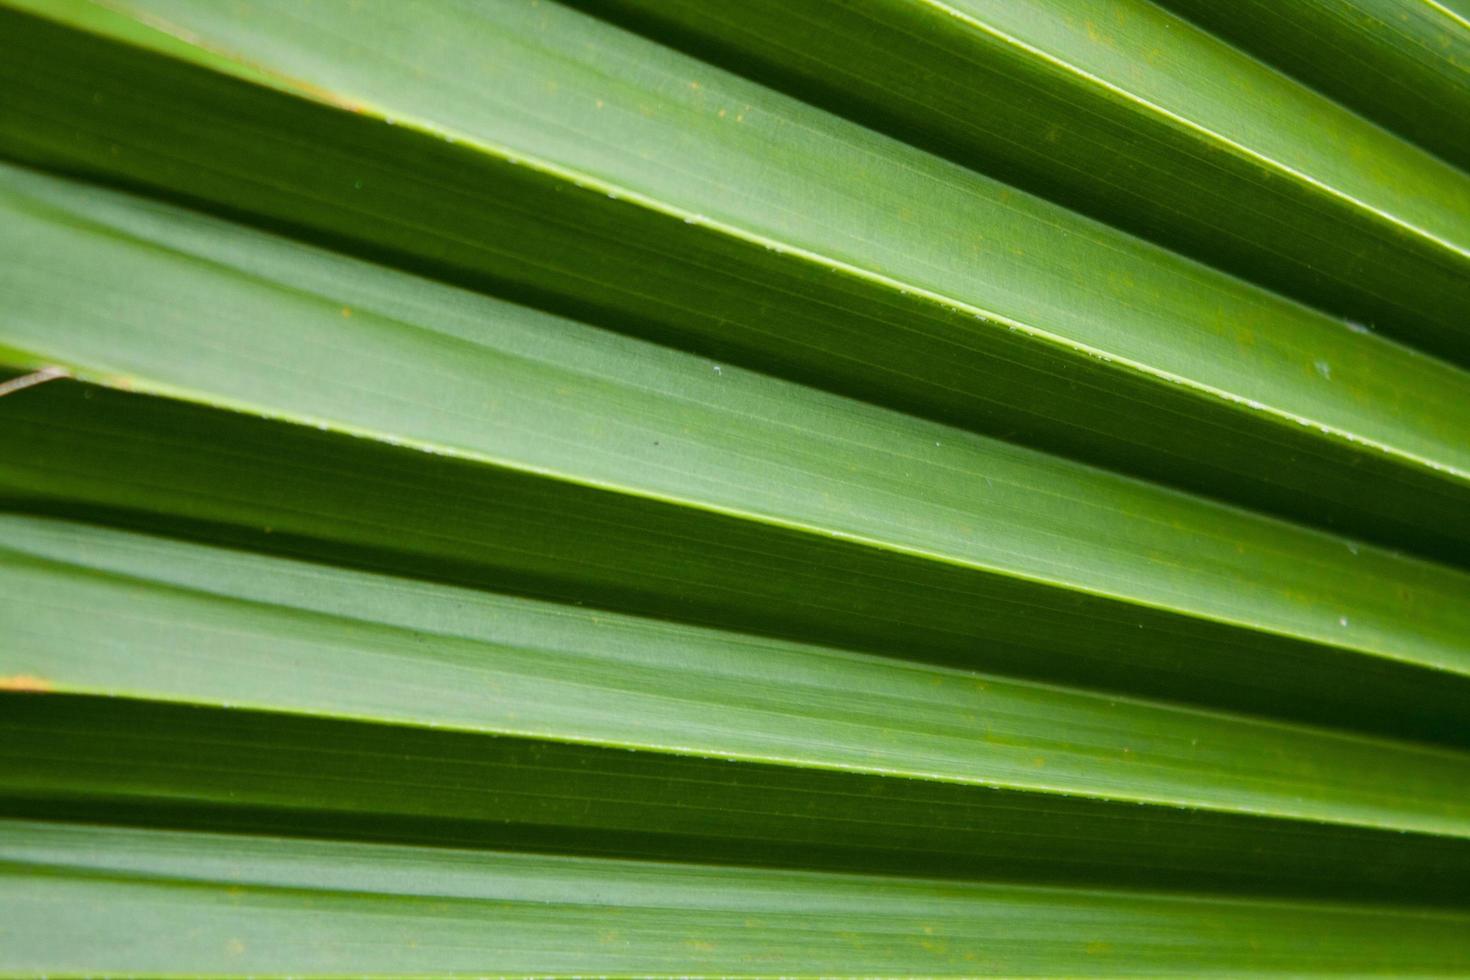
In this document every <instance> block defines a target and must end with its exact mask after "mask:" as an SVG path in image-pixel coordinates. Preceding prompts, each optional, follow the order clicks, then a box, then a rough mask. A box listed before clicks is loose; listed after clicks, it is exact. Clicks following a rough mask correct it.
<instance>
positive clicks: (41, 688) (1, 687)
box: [0, 674, 56, 694]
mask: <svg viewBox="0 0 1470 980" xmlns="http://www.w3.org/2000/svg"><path fill="white" fill-rule="evenodd" d="M55 689H56V685H55V684H52V683H51V682H50V681H48V680H46V678H44V677H37V676H36V675H34V674H11V675H9V676H8V677H0V691H28V692H30V693H32V694H41V693H43V692H45V691H53V690H55Z"/></svg>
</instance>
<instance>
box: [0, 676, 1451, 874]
mask: <svg viewBox="0 0 1470 980" xmlns="http://www.w3.org/2000/svg"><path fill="white" fill-rule="evenodd" d="M0 734H3V738H0V760H3V763H4V765H3V767H0V812H3V813H4V814H5V815H7V816H23V815H28V814H47V815H50V816H58V815H64V816H65V817H67V818H68V819H78V820H87V821H92V822H98V821H106V822H126V823H129V824H134V825H140V826H157V827H174V828H185V829H204V830H243V831H251V832H261V831H263V830H264V831H268V832H271V833H276V834H281V835H288V836H308V837H318V838H342V837H346V838H352V839H372V840H381V841H389V842H400V843H409V842H411V843H427V844H451V845H454V846H479V847H486V846H489V847H497V848H501V849H517V848H521V849H530V850H536V851H546V852H573V853H581V854H601V855H605V856H629V857H640V858H657V859H662V860H692V861H696V862H701V863H711V862H714V863H721V864H733V863H739V864H757V865H766V866H781V865H785V866H801V867H809V868H823V869H827V870H837V871H857V872H886V873H899V874H906V875H916V874H922V875H929V876H941V877H948V878H1000V879H1009V880H1016V881H1021V880H1029V881H1042V882H1051V883H1055V884H1092V885H1102V886H1119V885H1128V886H1130V887H1153V888H1163V887H1167V888H1174V889H1184V890H1189V891H1196V892H1204V891H1206V890H1223V891H1226V892H1233V893H1237V894H1244V895H1259V894H1262V893H1266V894H1275V895H1282V896H1284V895H1294V896H1296V897H1317V898H1327V899H1332V900H1342V899H1345V898H1355V899H1367V900H1372V901H1382V900H1383V899H1385V898H1389V897H1397V898H1402V899H1404V900H1407V901H1410V902H1423V901H1426V900H1437V901H1442V902H1462V901H1463V900H1464V898H1465V897H1466V887H1467V881H1470V877H1467V871H1470V841H1465V840H1462V839H1455V838H1448V837H1443V836H1428V835H1421V834H1405V833H1401V832H1390V833H1384V832H1376V831H1368V830H1362V829H1354V828H1345V827H1332V826H1329V825H1326V824H1322V823H1318V822H1302V821H1293V820H1285V819H1280V818H1269V819H1268V818H1261V817H1242V816H1234V815H1229V814H1223V813H1219V812H1211V811H1203V810H1183V809H1177V808H1170V807H1152V806H1151V807H1138V806H1120V805H1117V804H1114V803H1110V802H1107V801H1097V800H1086V799H1081V798H1076V797H1066V796H1061V795H1057V794H1052V793H1018V792H1009V791H1002V790H995V789H989V788H981V787H974V786H964V785H960V784H954V783H943V782H937V781H934V780H922V779H893V778H888V777H880V776H870V775H863V774H860V773H853V772H837V771H822V770H816V769H811V768H801V767H791V766H776V765H755V764H750V763H735V762H732V761H730V760H709V759H701V758H699V757H695V756H688V755H676V754H670V753H649V752H627V751H619V750H614V749H608V748H603V747H598V746H590V745H576V744H569V743H560V742H547V741H542V740H533V739H518V738H504V737H495V736H487V735H484V734H478V733H467V732H451V731H443V730H426V729H423V728H418V727H406V726H392V725H384V724H380V723H373V724H367V723H354V722H344V721H340V720H332V719H324V718H317V717H308V716H294V715H283V714H274V713H259V712H252V711H243V710H240V709H239V708H229V709H218V708H209V707H202V706H198V705H173V704H167V703H164V702H160V701H155V700H134V699H130V698H116V697H109V698H90V697H65V696H59V695H55V694H52V695H50V696H48V697H37V696H36V695H35V694H15V693H12V694H7V695H0Z"/></svg>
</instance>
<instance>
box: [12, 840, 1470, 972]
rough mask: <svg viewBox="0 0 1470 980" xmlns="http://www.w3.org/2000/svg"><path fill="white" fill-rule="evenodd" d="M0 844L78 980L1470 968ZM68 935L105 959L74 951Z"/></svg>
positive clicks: (106, 849) (877, 910)
mask: <svg viewBox="0 0 1470 980" xmlns="http://www.w3.org/2000/svg"><path fill="white" fill-rule="evenodd" d="M0 826H3V830H4V833H3V835H0V874H3V875H4V878H3V879H0V880H4V881H6V882H7V883H8V885H7V886H6V887H3V889H0V910H3V911H4V913H5V914H4V915H3V917H0V922H3V925H0V930H3V932H0V937H3V938H4V939H5V941H6V942H5V945H6V948H7V949H8V950H9V951H10V954H9V955H10V957H11V962H12V963H14V964H15V965H16V966H17V967H19V968H21V969H26V968H30V969H32V970H45V971H46V972H48V973H49V974H51V975H60V976H81V975H88V974H92V973H97V972H108V973H112V974H115V975H144V974H146V975H150V976H160V975H163V976H170V975H185V974H187V975H191V976H210V975H221V974H231V975H234V974H240V973H249V974H257V975H258V974H262V973H282V972H287V973H298V972H310V973H313V974H333V975H342V974H359V975H383V974H395V975H399V976H404V975H409V976H431V975H456V974H468V975H474V976H484V975H486V973H487V972H489V973H490V974H492V975H495V974H501V975H506V974H509V975H524V974H528V973H559V974H574V975H575V974H585V973H598V974H609V975H629V974H632V975H687V974H689V973H700V974H711V975H736V976H745V975H768V976H777V975H779V976H803V975H822V974H830V973H833V972H838V971H850V972H854V973H863V974H874V973H879V974H924V973H928V974H973V973H977V972H984V973H991V974H996V975H1013V976H1014V975H1037V974H1054V973H1057V972H1062V973H1084V972H1085V973H1093V974H1097V973H1104V974H1107V973H1121V974H1126V975H1131V976H1138V975H1141V974H1142V975H1148V974H1165V975H1168V974H1177V973H1179V972H1190V973H1212V972H1235V971H1238V970H1240V969H1241V968H1247V969H1251V970H1255V971H1261V972H1280V973H1285V974H1295V975H1302V974H1311V973H1313V972H1317V971H1327V970H1334V969H1335V970H1346V971H1350V972H1358V973H1362V972H1372V971H1375V970H1384V969H1390V970H1394V971H1400V970H1402V971H1405V972H1411V973H1420V972H1422V973H1436V972H1456V971H1458V970H1461V969H1464V968H1465V966H1466V964H1467V959H1466V948H1465V945H1464V940H1463V936H1464V932H1465V930H1466V929H1467V928H1470V918H1467V917H1466V916H1465V915H1464V914H1445V913H1427V914H1426V913H1423V912H1420V913H1418V914H1408V915H1406V914H1402V913H1395V912H1393V911H1391V910H1385V909H1381V908H1372V907H1369V908H1360V909H1355V908H1351V907H1343V906H1333V905H1330V904H1319V905H1312V904H1303V903H1290V904H1288V903H1271V902H1261V903H1251V902H1235V901H1229V900H1218V899H1216V900H1211V899H1199V898H1195V899H1181V898H1176V897H1171V898H1162V897H1158V896H1148V895H1137V894H1128V893H1126V892H1106V891H1087V890H1054V889H1046V888H1036V887H1025V886H1004V885H986V884H956V883H953V882H942V883H941V882H934V881H924V880H906V879H903V878H867V877H860V876H847V875H824V874H818V873H812V872H789V871H787V872H781V871H754V870H748V869H732V868H713V867H701V866H699V865H691V864H682V865H666V864H656V863H653V864H649V863H623V862H617V861H609V860H595V859H586V858H569V857H560V856H541V855H535V854H524V853H505V852H496V851H459V850H452V849H443V848H413V847H402V846H386V845H371V844H348V843H336V842H312V841H300V840H277V839H272V838H270V837H240V836H229V835H217V834H204V833H173V834H161V833H158V832H156V831H147V830H129V829H114V828H94V827H87V826H77V825H56V824H46V823H39V822H29V821H25V822H22V821H11V822H6V823H4V824H0ZM589 882H596V885H595V886H593V887H591V888H589V887H588V883H589ZM99 909H103V910H106V912H105V914H104V915H97V914H96V911H97V910H99ZM160 923H167V926H164V927H161V926H160ZM1202 923H1203V924H1206V926H1207V928H1206V929H1201V928H1200V925H1201V924H1202ZM58 929H59V930H60V931H61V932H62V933H63V934H69V935H72V936H74V937H75V936H79V935H80V936H84V937H85V940H86V941H85V942H75V941H73V942H71V943H68V944H67V946H66V948H64V949H63V950H61V951H59V952H58V951H56V950H54V949H53V948H52V945H53V943H52V942H50V941H48V940H47V938H46V937H48V936H51V935H54V933H53V932H52V930H58ZM323 934H325V935H328V936H330V937H331V938H330V939H329V940H327V941H325V942H324V941H323V940H322V939H321V936H322V935H323ZM102 950H112V951H113V952H112V953H111V955H99V952H100V951H102ZM489 961H493V963H494V965H493V966H492V967H491V968H490V970H489V971H487V970H486V964H487V962H489Z"/></svg>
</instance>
